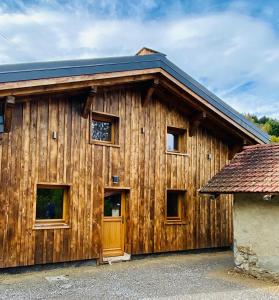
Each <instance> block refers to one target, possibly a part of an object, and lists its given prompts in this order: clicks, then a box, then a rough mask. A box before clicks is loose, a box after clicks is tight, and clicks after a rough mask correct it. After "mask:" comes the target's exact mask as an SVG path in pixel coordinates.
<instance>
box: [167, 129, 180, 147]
mask: <svg viewBox="0 0 279 300" xmlns="http://www.w3.org/2000/svg"><path fill="white" fill-rule="evenodd" d="M178 140H179V135H178V134H177V133H172V132H168V134H167V149H168V151H178V150H179V149H178Z"/></svg>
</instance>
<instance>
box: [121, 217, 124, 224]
mask: <svg viewBox="0 0 279 300" xmlns="http://www.w3.org/2000/svg"><path fill="white" fill-rule="evenodd" d="M121 221H122V224H124V221H125V219H124V216H122V217H121Z"/></svg>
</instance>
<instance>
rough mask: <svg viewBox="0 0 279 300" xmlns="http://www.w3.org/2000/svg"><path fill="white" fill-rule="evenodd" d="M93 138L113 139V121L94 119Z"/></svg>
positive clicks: (108, 140)
mask: <svg viewBox="0 0 279 300" xmlns="http://www.w3.org/2000/svg"><path fill="white" fill-rule="evenodd" d="M92 139H93V140H98V141H106V142H111V141H112V122H105V121H98V120H93V121H92Z"/></svg>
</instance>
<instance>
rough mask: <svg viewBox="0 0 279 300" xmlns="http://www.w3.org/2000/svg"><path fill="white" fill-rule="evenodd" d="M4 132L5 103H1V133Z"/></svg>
mask: <svg viewBox="0 0 279 300" xmlns="http://www.w3.org/2000/svg"><path fill="white" fill-rule="evenodd" d="M3 132H4V104H3V103H0V133H3Z"/></svg>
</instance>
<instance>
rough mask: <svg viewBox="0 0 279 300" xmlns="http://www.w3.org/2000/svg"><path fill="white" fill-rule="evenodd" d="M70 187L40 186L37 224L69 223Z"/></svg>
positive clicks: (38, 188)
mask: <svg viewBox="0 0 279 300" xmlns="http://www.w3.org/2000/svg"><path fill="white" fill-rule="evenodd" d="M67 201H68V187H65V186H49V185H45V186H44V185H38V187H37V202H36V223H66V222H67Z"/></svg>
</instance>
